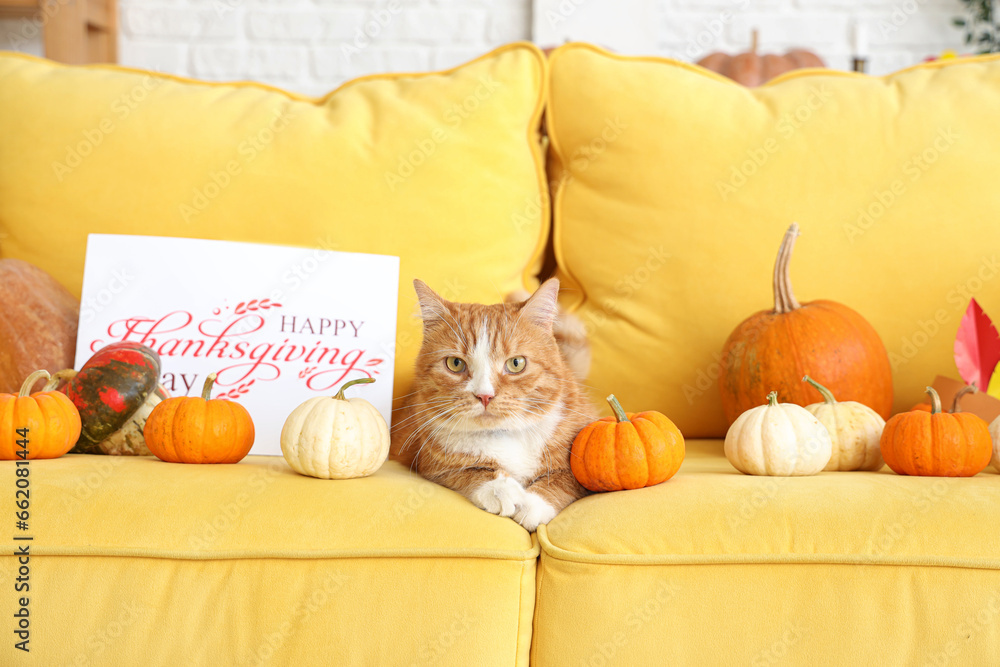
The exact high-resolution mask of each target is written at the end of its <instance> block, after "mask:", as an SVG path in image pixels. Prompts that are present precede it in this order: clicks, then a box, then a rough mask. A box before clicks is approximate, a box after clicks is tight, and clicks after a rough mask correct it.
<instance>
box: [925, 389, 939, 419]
mask: <svg viewBox="0 0 1000 667" xmlns="http://www.w3.org/2000/svg"><path fill="white" fill-rule="evenodd" d="M926 391H927V395H928V396H930V397H931V414H932V415H936V414H937V413H939V412H941V397H940V396H938V393H937V392H936V391H935V390H934V387H927V388H926Z"/></svg>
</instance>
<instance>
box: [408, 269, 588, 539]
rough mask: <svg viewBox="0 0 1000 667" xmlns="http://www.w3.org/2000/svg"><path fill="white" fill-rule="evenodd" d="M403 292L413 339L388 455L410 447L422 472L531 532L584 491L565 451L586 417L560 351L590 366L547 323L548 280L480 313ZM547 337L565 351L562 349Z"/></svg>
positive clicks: (551, 299) (428, 293) (550, 314)
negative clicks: (410, 305)
mask: <svg viewBox="0 0 1000 667" xmlns="http://www.w3.org/2000/svg"><path fill="white" fill-rule="evenodd" d="M414 287H415V289H416V291H417V296H418V297H419V299H420V310H421V314H422V316H423V320H424V340H423V346H422V348H421V350H420V355H419V356H418V357H417V364H416V380H415V381H414V385H413V392H412V393H411V394H410V395H409V396H408V397H407V398H406V402H405V404H404V405H403V406H402V407H401V408H400V410H399V416H398V417H397V418H396V419H395V420H394V425H393V435H392V438H393V451H395V452H405V451H407V450H410V451H415V452H416V455H415V458H414V465H415V467H416V470H417V472H419V473H420V474H421V475H423V476H424V477H426V478H427V479H429V480H431V481H433V482H437V483H438V484H441V485H443V486H447V487H449V488H451V489H454V490H455V491H458V492H459V493H461V494H462V495H464V496H465V497H467V498H468V499H469V500H470V501H472V503H473V504H475V505H476V506H477V507H480V508H482V509H484V510H486V511H487V512H492V513H493V514H499V515H500V516H505V517H511V518H512V519H514V520H515V521H517V522H518V523H520V524H521V525H522V526H524V527H525V528H526V529H528V530H530V531H534V530H535V528H537V527H538V525H539V524H541V523H546V522H548V521H550V520H551V519H552V518H553V517H555V515H556V514H557V513H558V512H559V511H560V510H562V509H563V508H564V507H566V506H567V505H569V504H570V503H572V502H573V501H574V500H577V499H578V498H581V497H583V496H584V495H586V494H587V491H586V490H585V489H584V488H583V487H582V486H580V484H579V483H578V482H577V481H576V478H574V477H573V473H572V471H571V470H570V465H569V457H570V448H571V446H572V444H573V438H574V437H576V434H577V433H578V432H579V431H580V429H582V428H583V427H584V426H586V425H587V424H589V423H590V422H592V421H594V420H595V419H596V413H595V411H594V409H593V407H592V406H591V404H590V402H589V401H588V399H587V398H586V395H585V392H584V391H583V388H582V387H581V386H580V384H579V382H578V381H577V378H576V377H575V376H574V373H573V370H571V368H570V365H569V363H568V362H567V357H566V355H567V354H568V355H570V357H571V358H573V359H574V361H575V363H576V365H577V367H578V368H579V367H580V366H581V365H583V364H584V363H586V362H589V358H588V357H586V356H585V354H584V355H583V359H582V360H581V345H580V341H579V336H578V335H577V336H568V334H567V331H569V332H571V333H572V332H573V327H572V326H568V325H567V324H566V323H565V321H563V318H559V317H558V316H559V311H558V305H557V301H556V298H557V296H558V293H559V281H558V280H556V279H551V280H548V281H546V282H545V283H544V284H543V285H542V286H541V287H539V288H538V290H537V291H536V292H535V293H534V294H533V295H531V297H529V298H528V299H527V300H526V301H523V302H519V303H499V304H494V305H489V306H484V305H480V304H466V303H452V302H450V301H446V300H445V299H442V298H441V297H440V296H438V295H437V294H435V293H434V291H433V290H431V288H429V287H428V286H427V285H425V284H424V283H422V282H420V281H419V280H415V281H414ZM557 318H558V319H559V320H560V321H559V323H558V324H557ZM554 329H557V330H558V332H559V334H560V335H559V339H560V341H563V342H564V343H567V342H568V343H571V345H569V346H564V347H567V349H568V351H567V352H564V351H563V350H561V348H560V345H559V342H557V336H556V335H555V333H554ZM567 338H569V340H568V341H567ZM583 349H584V353H585V351H586V350H585V347H584V348H583Z"/></svg>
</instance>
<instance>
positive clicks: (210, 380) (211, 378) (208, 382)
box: [201, 373, 219, 401]
mask: <svg viewBox="0 0 1000 667" xmlns="http://www.w3.org/2000/svg"><path fill="white" fill-rule="evenodd" d="M217 377H219V376H218V375H216V374H215V373H209V374H208V377H207V378H205V386H204V387H202V388H201V397H202V398H203V399H204V400H206V401H207V400H208V399H210V398H212V385H214V384H215V378H217Z"/></svg>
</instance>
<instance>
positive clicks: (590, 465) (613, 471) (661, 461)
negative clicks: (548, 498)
mask: <svg viewBox="0 0 1000 667" xmlns="http://www.w3.org/2000/svg"><path fill="white" fill-rule="evenodd" d="M608 403H609V404H610V405H611V410H612V412H614V416H613V417H604V418H603V419H600V420H598V421H596V422H594V423H592V424H589V425H587V426H585V427H584V428H583V430H581V431H580V433H579V434H577V436H576V438H575V439H574V440H573V447H572V450H571V453H570V467H571V469H572V471H573V476H574V477H576V480H577V481H578V482H580V484H581V485H582V486H583V487H584V488H585V489H588V490H590V491H621V490H623V489H641V488H643V487H646V486H653V485H655V484H659V483H661V482H665V481H667V480H668V479H670V478H671V477H673V476H674V474H675V473H676V472H677V471H678V470H679V469H680V467H681V463H683V462H684V436H682V435H681V432H680V430H678V428H677V427H676V426H675V425H674V423H673V422H672V421H670V420H669V419H667V418H666V417H665V416H664V415H662V414H660V413H659V412H653V411H647V412H639V413H628V414H626V413H625V411H624V410H623V409H622V406H621V404H620V403H619V402H618V399H617V398H615V397H614V395H613V394H612V395H611V396H608Z"/></svg>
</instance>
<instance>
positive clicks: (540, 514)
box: [514, 491, 558, 533]
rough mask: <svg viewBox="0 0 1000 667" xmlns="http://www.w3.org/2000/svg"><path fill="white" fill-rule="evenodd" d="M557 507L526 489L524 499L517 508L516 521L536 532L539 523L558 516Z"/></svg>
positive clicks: (526, 528) (528, 529)
mask: <svg viewBox="0 0 1000 667" xmlns="http://www.w3.org/2000/svg"><path fill="white" fill-rule="evenodd" d="M556 514H558V512H556V509H555V508H554V507H552V505H550V504H549V503H548V501H547V500H545V499H544V498H542V497H541V496H539V495H537V494H534V493H531V492H530V491H525V493H524V501H523V502H522V504H521V506H520V507H518V508H517V512H516V513H515V514H514V521H517V522H518V523H519V524H521V526H523V527H524V529H525V530H527V531H529V532H532V533H533V532H535V529H536V528H538V526H539V524H542V523H548V522H549V521H552V519H554V518H556Z"/></svg>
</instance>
